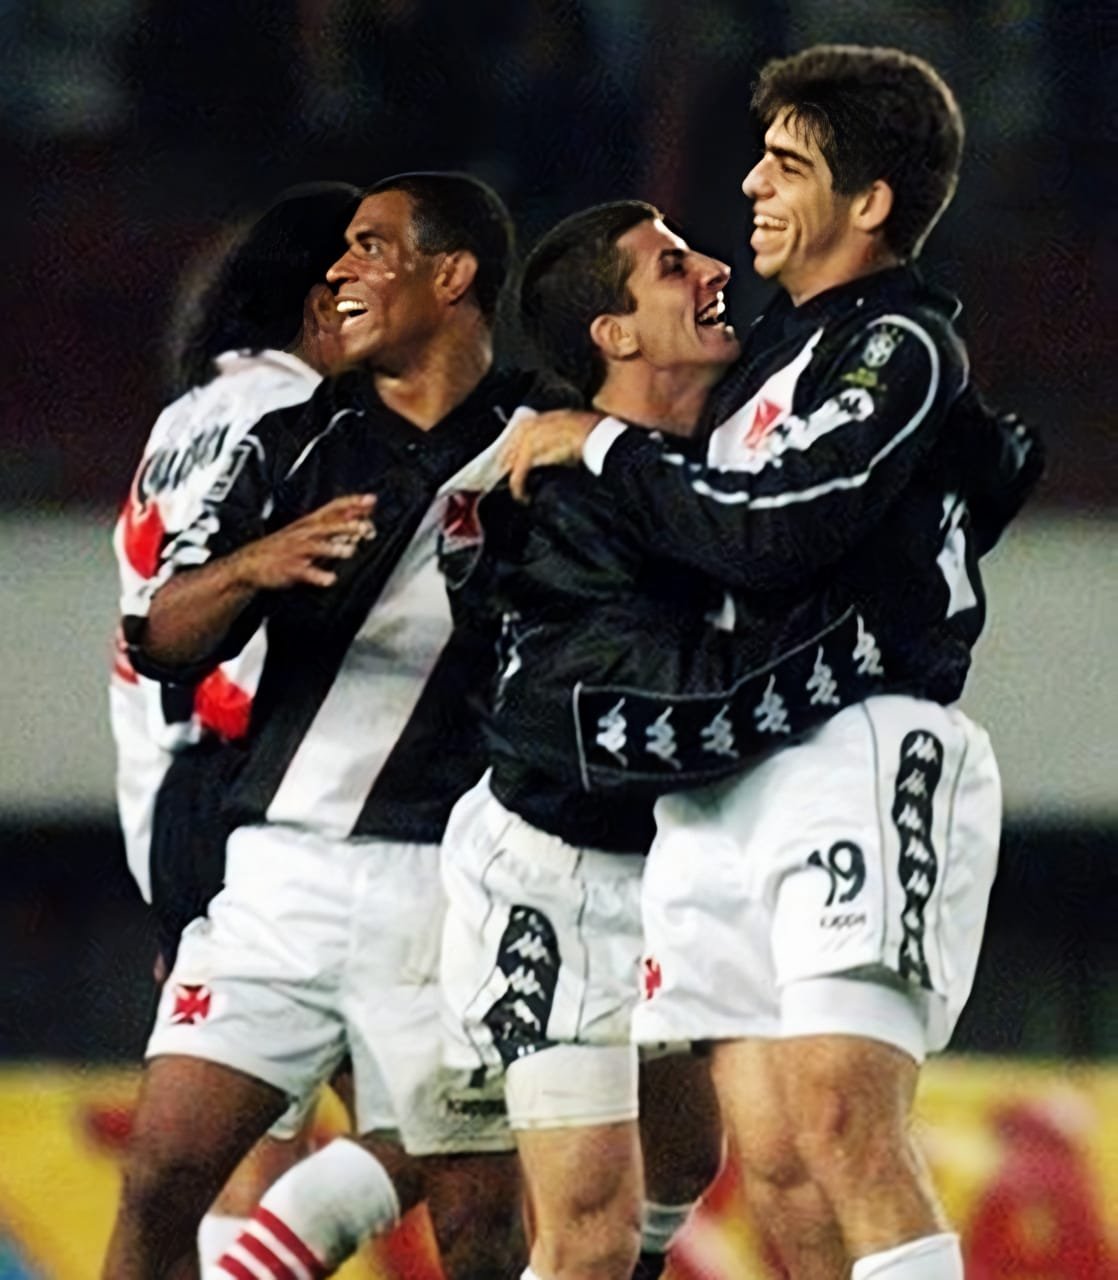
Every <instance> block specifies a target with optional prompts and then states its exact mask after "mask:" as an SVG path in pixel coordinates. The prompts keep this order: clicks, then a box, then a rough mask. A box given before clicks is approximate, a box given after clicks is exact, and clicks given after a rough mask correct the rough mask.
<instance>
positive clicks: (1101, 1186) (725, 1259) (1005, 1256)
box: [0, 1057, 1118, 1280]
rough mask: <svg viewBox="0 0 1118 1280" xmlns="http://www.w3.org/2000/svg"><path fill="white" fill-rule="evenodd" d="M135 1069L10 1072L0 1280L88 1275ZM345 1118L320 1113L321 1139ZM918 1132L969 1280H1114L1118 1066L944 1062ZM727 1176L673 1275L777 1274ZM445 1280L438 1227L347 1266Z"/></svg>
mask: <svg viewBox="0 0 1118 1280" xmlns="http://www.w3.org/2000/svg"><path fill="white" fill-rule="evenodd" d="M135 1088H136V1075H135V1073H133V1072H129V1071H120V1070H105V1069H90V1070H74V1069H60V1068H55V1067H50V1066H45V1065H43V1066H21V1067H18V1068H17V1067H13V1068H9V1069H6V1070H3V1071H0V1280H94V1278H95V1277H96V1276H98V1274H99V1269H100V1262H101V1258H102V1255H103V1252H104V1248H105V1244H106V1242H107V1239H108V1234H109V1229H110V1225H111V1222H112V1217H113V1212H114V1207H115V1203H116V1196H117V1193H118V1188H119V1178H120V1162H121V1157H122V1153H123V1151H124V1149H125V1146H126V1144H127V1141H128V1134H129V1131H130V1123H131V1108H132V1101H133V1097H134V1094H135ZM339 1114H340V1113H339V1111H338V1110H337V1109H332V1108H331V1106H330V1105H329V1104H327V1106H326V1107H324V1108H323V1109H322V1110H321V1111H320V1116H319V1124H320V1127H321V1134H322V1138H323V1140H325V1139H327V1138H328V1137H329V1136H331V1134H332V1133H334V1132H336V1131H337V1125H338V1118H339ZM917 1128H918V1132H919V1135H920V1138H921V1141H922V1143H923V1145H924V1149H925V1151H926V1153H927V1155H928V1159H929V1162H930V1164H931V1166H932V1169H933V1172H934V1174H935V1177H936V1180H937V1183H938V1185H939V1188H940V1191H941V1194H942V1195H943V1198H944V1201H945V1204H946V1206H947V1210H948V1213H949V1214H950V1216H951V1218H952V1221H953V1222H954V1223H955V1225H956V1227H957V1229H958V1230H959V1231H960V1233H961V1234H962V1237H963V1244H964V1253H965V1255H966V1260H967V1277H968V1280H1118V1066H1101V1065H1100V1066H1084V1067H1075V1068H1071V1067H1067V1066H1058V1065H1044V1064H1035V1063H1029V1062H1024V1061H1016V1060H992V1059H982V1058H952V1057H948V1058H944V1059H941V1060H939V1061H936V1062H933V1063H931V1064H930V1065H929V1066H928V1067H927V1068H926V1069H925V1073H924V1081H923V1084H922V1087H921V1093H920V1099H919V1104H918V1119H917ZM767 1253H768V1251H767V1249H766V1247H765V1242H764V1240H763V1239H762V1237H761V1235H760V1233H759V1232H758V1231H757V1230H756V1229H755V1228H754V1227H753V1226H752V1225H751V1224H750V1223H749V1222H748V1220H747V1218H746V1216H745V1214H744V1210H743V1208H742V1204H741V1199H740V1194H739V1188H738V1187H737V1186H736V1185H735V1180H734V1178H733V1177H732V1175H730V1174H728V1173H727V1174H724V1175H723V1177H722V1178H721V1179H720V1180H719V1182H718V1183H717V1184H716V1185H715V1187H714V1188H712V1190H711V1192H710V1194H709V1195H708V1197H707V1203H706V1204H705V1205H704V1206H703V1208H702V1209H701V1210H700V1211H699V1212H698V1213H696V1214H695V1215H694V1216H693V1218H692V1221H691V1223H690V1225H689V1227H688V1228H687V1230H686V1232H685V1234H684V1236H683V1237H682V1238H681V1239H680V1240H679V1241H678V1243H677V1247H676V1249H675V1250H674V1252H673V1261H672V1268H671V1271H670V1273H669V1274H671V1275H673V1276H675V1277H677V1280H738V1278H739V1277H740V1278H741V1280H762V1278H764V1277H770V1278H772V1280H776V1278H778V1277H780V1276H781V1275H782V1274H783V1273H782V1271H781V1270H780V1268H779V1266H778V1265H776V1264H775V1263H772V1262H770V1261H768V1260H767ZM339 1275H341V1276H342V1277H343V1278H345V1280H395V1278H396V1277H402V1276H404V1275H406V1276H407V1277H408V1280H437V1277H438V1276H439V1272H438V1269H437V1266H436V1264H435V1263H434V1260H433V1257H432V1255H431V1252H430V1243H429V1234H428V1232H427V1229H426V1224H425V1223H424V1221H423V1220H422V1218H421V1217H417V1216H415V1215H412V1217H411V1219H410V1221H408V1222H407V1223H406V1228H405V1231H404V1233H403V1234H402V1235H400V1236H398V1237H397V1238H396V1239H395V1240H394V1241H390V1242H389V1244H388V1245H387V1246H386V1247H382V1248H381V1249H380V1250H379V1251H376V1252H373V1251H366V1253H364V1254H363V1255H362V1256H361V1257H360V1258H358V1259H355V1260H354V1261H352V1262H350V1263H349V1264H347V1266H346V1267H345V1268H343V1270H342V1271H341V1272H339Z"/></svg>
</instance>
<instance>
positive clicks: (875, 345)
mask: <svg viewBox="0 0 1118 1280" xmlns="http://www.w3.org/2000/svg"><path fill="white" fill-rule="evenodd" d="M899 341H900V334H898V333H897V332H896V330H895V329H878V330H876V331H875V332H874V333H871V334H870V336H869V338H868V339H867V341H866V347H865V350H864V351H863V352H862V363H863V364H864V365H865V366H866V368H867V369H880V368H881V366H882V365H883V364H888V363H889V357H890V356H891V355H892V354H893V352H894V351H895V350H896V347H897V343H898V342H899Z"/></svg>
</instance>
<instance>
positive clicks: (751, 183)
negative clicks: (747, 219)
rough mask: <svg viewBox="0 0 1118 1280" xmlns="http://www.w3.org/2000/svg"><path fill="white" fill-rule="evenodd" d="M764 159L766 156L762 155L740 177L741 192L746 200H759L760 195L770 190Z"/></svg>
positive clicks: (766, 193) (768, 192)
mask: <svg viewBox="0 0 1118 1280" xmlns="http://www.w3.org/2000/svg"><path fill="white" fill-rule="evenodd" d="M766 159H767V157H766V156H762V157H761V158H760V160H758V161H757V163H756V164H755V165H754V166H753V168H752V169H750V171H749V172H748V173H747V174H746V175H745V177H744V178H743V179H742V182H741V189H742V194H743V195H744V196H745V197H746V198H747V199H748V200H759V199H760V198H761V197H762V196H764V195H768V194H770V192H771V187H770V183H769V180H768V177H767V176H766V168H765V160H766Z"/></svg>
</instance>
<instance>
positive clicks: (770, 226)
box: [753, 213, 788, 231]
mask: <svg viewBox="0 0 1118 1280" xmlns="http://www.w3.org/2000/svg"><path fill="white" fill-rule="evenodd" d="M753 225H754V226H755V227H764V228H765V229H766V230H769V231H783V230H784V228H785V227H786V226H787V225H788V224H787V223H786V222H785V221H784V220H783V219H782V218H771V217H770V216H769V215H768V214H767V213H755V214H754V215H753Z"/></svg>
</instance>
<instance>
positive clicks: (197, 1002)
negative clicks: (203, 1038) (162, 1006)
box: [171, 982, 213, 1027]
mask: <svg viewBox="0 0 1118 1280" xmlns="http://www.w3.org/2000/svg"><path fill="white" fill-rule="evenodd" d="M212 1000H213V992H212V991H211V990H210V989H209V987H207V986H204V985H203V984H202V983H189V982H178V983H176V984H175V1005H174V1008H173V1009H172V1010H171V1025H172V1026H175V1027H193V1026H194V1025H195V1024H196V1023H198V1022H205V1020H206V1018H207V1017H209V1013H210V1003H211V1001H212Z"/></svg>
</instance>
